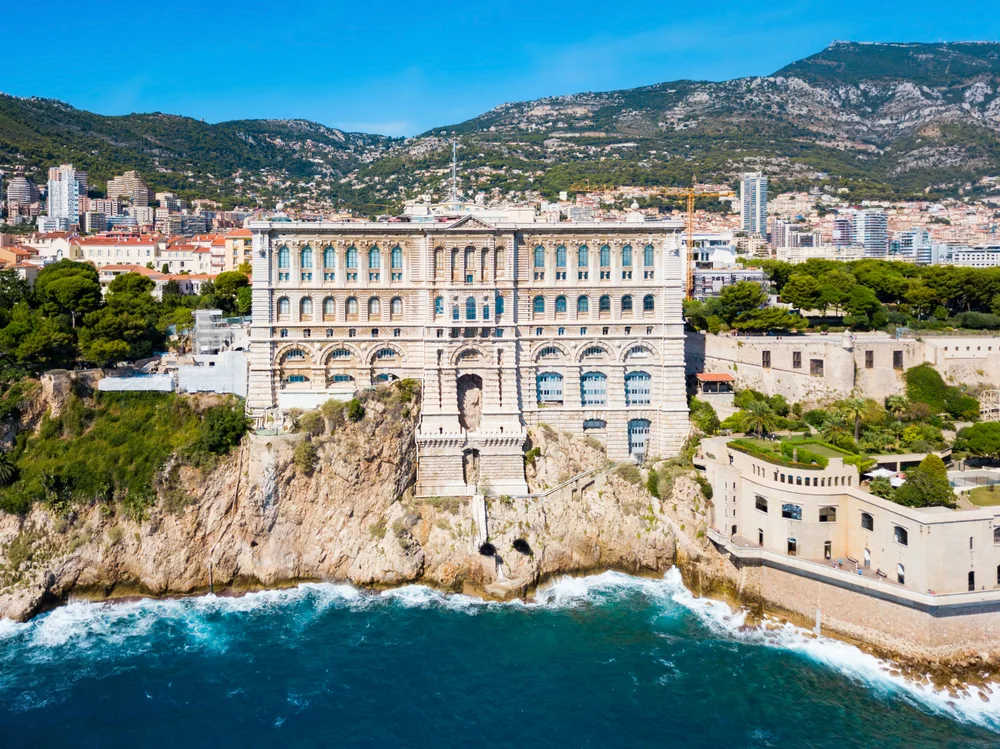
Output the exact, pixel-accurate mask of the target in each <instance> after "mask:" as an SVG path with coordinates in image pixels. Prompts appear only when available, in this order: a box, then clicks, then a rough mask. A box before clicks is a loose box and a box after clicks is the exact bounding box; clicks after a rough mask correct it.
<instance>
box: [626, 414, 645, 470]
mask: <svg viewBox="0 0 1000 749" xmlns="http://www.w3.org/2000/svg"><path fill="white" fill-rule="evenodd" d="M648 441H649V419H632V420H631V421H629V423H628V451H629V455H631V456H632V457H634V458H635V459H636V460H637V461H639V462H640V463H641V462H642V461H643V460H645V459H646V443H647V442H648Z"/></svg>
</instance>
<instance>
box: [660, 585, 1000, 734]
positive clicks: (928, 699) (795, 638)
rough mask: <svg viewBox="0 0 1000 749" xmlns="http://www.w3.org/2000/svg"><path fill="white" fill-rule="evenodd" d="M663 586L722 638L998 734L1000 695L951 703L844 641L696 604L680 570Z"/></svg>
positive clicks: (974, 692) (969, 693)
mask: <svg viewBox="0 0 1000 749" xmlns="http://www.w3.org/2000/svg"><path fill="white" fill-rule="evenodd" d="M664 584H665V585H667V586H669V587H671V588H673V589H674V590H675V592H674V593H673V595H672V599H673V600H674V601H675V602H676V603H678V604H680V605H681V606H683V607H684V608H686V609H688V610H690V611H692V612H693V613H695V614H696V615H697V616H698V618H699V619H700V620H701V621H702V622H703V623H704V624H705V625H706V626H707V627H708V628H709V629H711V630H712V631H713V632H715V633H716V634H718V635H720V636H724V637H728V638H731V639H735V640H739V641H742V642H747V643H752V644H759V645H762V646H765V647H772V648H778V649H781V650H787V651H791V652H794V653H799V654H801V655H803V656H805V657H807V658H809V659H810V660H813V661H815V662H817V663H821V664H823V665H825V666H827V667H829V668H831V669H834V670H836V671H838V672H839V673H841V674H843V675H845V676H847V677H848V678H850V679H853V680H855V681H858V682H861V683H863V684H864V685H865V686H866V687H868V688H869V689H874V690H876V691H877V692H880V693H883V694H896V695H899V696H900V697H902V698H904V699H906V700H908V701H909V702H910V703H911V704H913V705H914V706H916V707H918V708H923V709H925V710H926V709H929V710H931V711H933V712H937V713H941V714H944V715H948V716H949V717H952V718H955V719H959V720H964V721H968V722H972V723H976V724H978V725H981V726H984V727H986V728H990V729H992V730H995V731H996V730H1000V692H998V691H997V690H994V691H993V694H985V697H986V699H987V701H985V702H984V701H983V699H982V697H980V696H979V694H978V689H976V688H974V687H973V688H971V689H970V690H966V693H965V694H962V695H960V696H957V697H952V696H951V695H950V694H948V692H946V691H942V690H938V689H935V688H934V687H932V686H929V685H924V684H919V683H917V682H915V681H912V680H910V679H907V678H904V677H903V676H899V675H895V674H893V673H891V671H892V665H891V664H890V663H887V662H886V661H883V660H880V659H878V658H876V657H875V656H873V655H870V654H868V653H865V652H864V651H863V650H860V649H859V648H856V647H854V646H853V645H849V644H847V643H845V642H841V641H840V640H834V639H831V638H829V637H822V636H820V637H817V636H815V635H813V634H812V633H811V632H808V631H807V630H804V629H802V628H800V627H796V626H793V625H791V624H788V623H780V624H779V623H776V622H770V623H765V624H764V625H762V626H758V627H746V626H745V625H746V612H745V611H733V610H732V609H731V608H730V607H729V606H727V605H726V604H724V603H720V602H719V601H713V600H710V599H706V598H696V597H695V596H694V595H692V593H691V592H690V591H689V590H688V589H687V588H685V587H684V585H683V583H682V582H681V579H680V572H679V571H678V570H676V569H672V570H670V571H669V572H668V573H667V575H666V576H665V578H664Z"/></svg>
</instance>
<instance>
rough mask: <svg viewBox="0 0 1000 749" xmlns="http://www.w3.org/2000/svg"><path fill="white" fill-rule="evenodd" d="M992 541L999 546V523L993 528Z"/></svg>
mask: <svg viewBox="0 0 1000 749" xmlns="http://www.w3.org/2000/svg"><path fill="white" fill-rule="evenodd" d="M993 543H994V544H996V545H998V546H1000V525H998V526H997V527H996V528H994V529H993Z"/></svg>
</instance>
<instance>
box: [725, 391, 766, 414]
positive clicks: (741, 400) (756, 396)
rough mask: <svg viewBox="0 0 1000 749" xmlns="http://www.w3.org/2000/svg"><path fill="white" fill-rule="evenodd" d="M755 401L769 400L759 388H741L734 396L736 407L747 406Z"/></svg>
mask: <svg viewBox="0 0 1000 749" xmlns="http://www.w3.org/2000/svg"><path fill="white" fill-rule="evenodd" d="M754 401H765V402H766V401H767V396H765V395H764V394H763V393H761V392H758V391H757V390H752V389H751V388H747V389H746V390H740V391H739V392H738V393H737V394H736V395H735V396H733V405H734V406H736V408H740V409H743V408H746V407H747V406H749V405H750V404H751V403H753V402H754Z"/></svg>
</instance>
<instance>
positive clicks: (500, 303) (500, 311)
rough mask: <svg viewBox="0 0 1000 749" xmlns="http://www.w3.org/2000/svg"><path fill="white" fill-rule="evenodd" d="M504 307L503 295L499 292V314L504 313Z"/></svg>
mask: <svg viewBox="0 0 1000 749" xmlns="http://www.w3.org/2000/svg"><path fill="white" fill-rule="evenodd" d="M503 309H504V301H503V297H502V296H501V295H500V294H497V314H498V315H502V314H503Z"/></svg>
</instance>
